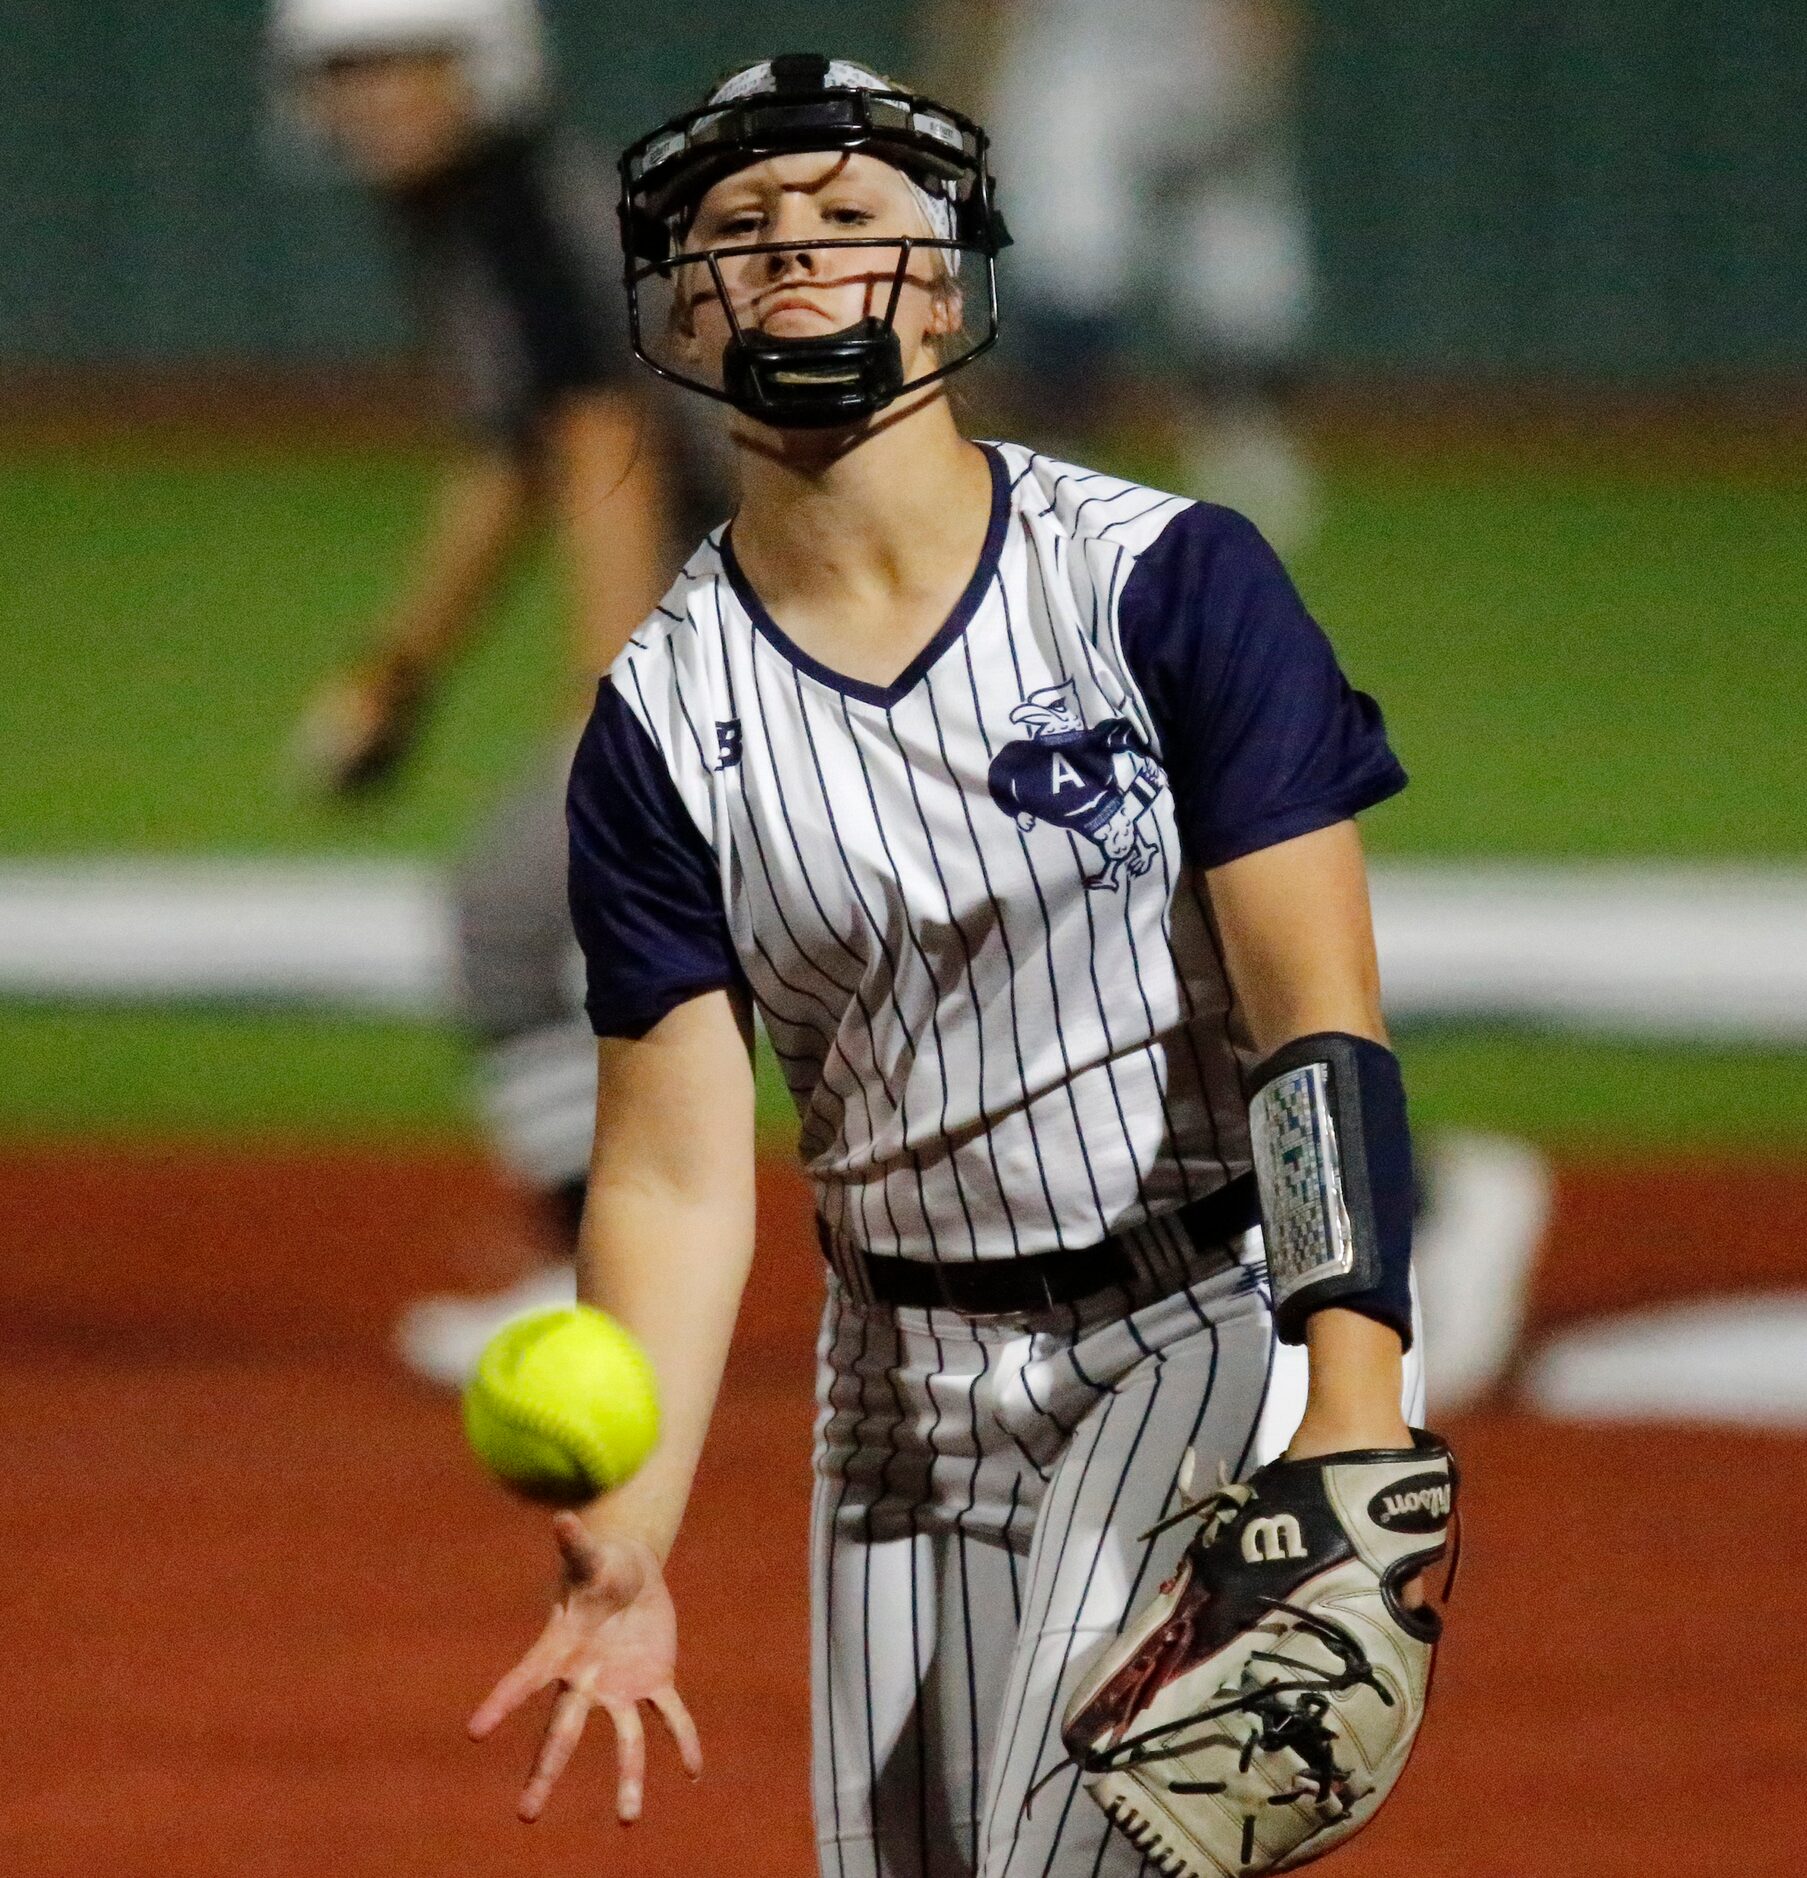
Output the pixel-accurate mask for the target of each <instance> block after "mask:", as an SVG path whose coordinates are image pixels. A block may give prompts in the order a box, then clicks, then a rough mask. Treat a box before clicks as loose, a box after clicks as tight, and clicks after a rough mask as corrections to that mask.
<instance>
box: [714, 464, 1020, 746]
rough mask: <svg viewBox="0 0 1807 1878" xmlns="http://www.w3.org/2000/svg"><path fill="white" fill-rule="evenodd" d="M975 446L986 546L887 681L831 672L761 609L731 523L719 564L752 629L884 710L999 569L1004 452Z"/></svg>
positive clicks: (1005, 501)
mask: <svg viewBox="0 0 1807 1878" xmlns="http://www.w3.org/2000/svg"><path fill="white" fill-rule="evenodd" d="M979 448H980V449H981V450H983V451H984V452H985V460H986V462H987V463H988V464H989V465H990V468H991V521H990V524H989V525H988V526H987V528H986V530H985V545H984V547H982V548H981V549H980V550H979V564H978V566H977V567H975V568H974V569H973V573H972V579H971V580H969V581H968V582H967V583H966V588H965V591H964V592H963V593H962V594H961V595H960V598H959V599H958V600H956V601H955V602H954V610H953V611H952V612H951V613H950V614H948V616H947V618H946V619H945V620H943V621H942V622H941V625H940V627H939V628H938V629H937V630H936V633H935V636H934V638H932V639H931V640H930V641H929V642H928V644H927V645H925V646H924V647H923V648H922V650H921V651H920V652H918V653H917V655H916V656H915V658H913V659H912V660H911V661H910V662H909V664H908V665H906V666H905V667H904V669H903V670H902V671H901V672H899V673H898V675H897V677H896V678H894V679H893V680H892V681H891V683H890V684H888V685H869V684H867V683H865V682H864V680H862V679H858V678H849V677H848V676H847V675H846V673H845V672H837V671H835V670H834V669H833V667H832V666H827V665H824V664H823V663H822V662H821V660H819V659H812V658H811V657H810V655H809V654H808V653H807V652H805V651H804V650H803V648H802V647H801V646H800V645H798V644H797V643H796V641H795V640H793V639H792V638H791V637H790V636H789V634H787V633H786V632H785V630H784V628H783V627H782V626H780V625H779V624H778V622H777V621H776V620H775V619H773V618H772V616H771V614H770V613H768V612H767V611H766V606H765V602H764V601H763V600H761V599H760V597H759V595H758V594H757V593H755V592H754V591H753V583H752V582H751V581H750V580H748V579H747V577H746V574H745V572H744V571H743V569H742V568H741V565H740V561H739V559H738V558H737V557H736V555H735V552H734V529H733V525H732V524H730V525H729V526H728V528H727V529H726V530H725V531H724V533H723V535H722V542H721V556H722V567H723V569H724V571H725V572H726V573H727V576H728V584H729V586H730V587H732V588H733V590H734V597H735V598H736V599H737V600H738V601H739V602H740V603H741V605H742V606H743V607H745V608H746V610H747V616H748V617H749V618H750V619H751V620H752V622H753V627H754V630H755V631H756V632H758V633H759V634H761V636H762V637H764V638H765V639H767V640H768V641H770V643H771V644H772V645H773V646H774V647H775V648H776V649H777V650H778V651H779V652H781V653H782V654H783V655H784V657H785V658H787V659H788V660H789V661H790V662H791V664H793V665H794V666H796V668H797V669H798V671H800V672H802V673H804V674H805V676H807V677H810V678H813V679H814V680H815V681H816V682H817V684H819V685H826V686H827V687H828V688H829V690H831V691H838V692H840V693H841V694H842V695H843V696H844V697H849V698H858V699H859V700H860V701H861V703H863V704H876V705H880V706H882V707H883V708H885V709H886V710H889V709H890V707H891V706H892V705H894V704H896V703H897V702H898V701H899V700H900V699H901V698H902V697H903V696H904V694H905V693H906V692H908V691H909V690H910V689H911V688H912V687H913V686H914V685H915V684H916V683H917V681H918V680H919V679H920V678H921V677H922V676H923V674H924V673H926V672H927V671H928V669H929V667H930V666H931V665H933V664H934V663H935V661H936V660H937V659H938V658H940V657H941V655H942V653H944V652H945V651H946V650H947V649H948V647H949V646H951V645H953V644H954V642H955V641H956V640H957V639H958V638H959V637H960V635H961V634H962V633H963V632H965V630H966V628H967V627H968V625H970V624H971V622H972V617H973V615H974V614H975V613H976V612H978V610H979V605H980V602H981V601H982V600H983V599H984V598H985V595H986V592H987V590H988V589H989V588H990V586H991V583H992V579H993V577H994V576H995V575H996V573H997V571H998V556H999V554H1000V553H1001V552H1002V551H1003V547H1004V536H1005V532H1006V529H1007V527H1008V525H1009V520H1010V481H1009V478H1008V477H1007V476H1006V474H1005V466H1004V459H1003V457H1002V456H1001V455H1000V454H999V453H998V452H997V451H996V450H994V449H993V448H992V447H991V445H990V444H981V445H980V446H979Z"/></svg>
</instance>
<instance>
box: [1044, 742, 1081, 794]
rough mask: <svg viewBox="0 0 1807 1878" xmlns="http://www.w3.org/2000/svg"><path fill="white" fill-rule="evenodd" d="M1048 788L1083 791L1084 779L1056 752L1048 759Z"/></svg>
mask: <svg viewBox="0 0 1807 1878" xmlns="http://www.w3.org/2000/svg"><path fill="white" fill-rule="evenodd" d="M1048 787H1049V788H1050V789H1083V788H1084V787H1085V778H1084V777H1083V776H1081V775H1080V773H1079V772H1078V770H1076V769H1075V768H1074V767H1073V765H1072V764H1071V763H1069V762H1068V761H1067V759H1066V758H1065V757H1064V756H1062V755H1061V753H1060V752H1059V751H1058V750H1056V751H1055V752H1054V754H1053V755H1052V756H1051V757H1050V758H1049V759H1048Z"/></svg>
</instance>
